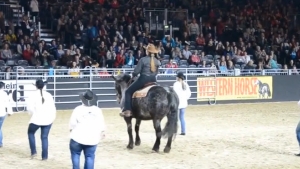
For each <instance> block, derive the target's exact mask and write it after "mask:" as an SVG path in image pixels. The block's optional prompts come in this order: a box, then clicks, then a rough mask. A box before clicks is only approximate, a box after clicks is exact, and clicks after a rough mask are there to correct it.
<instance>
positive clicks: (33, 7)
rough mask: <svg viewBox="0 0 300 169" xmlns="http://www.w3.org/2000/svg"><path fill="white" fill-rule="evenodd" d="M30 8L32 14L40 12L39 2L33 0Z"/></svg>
mask: <svg viewBox="0 0 300 169" xmlns="http://www.w3.org/2000/svg"><path fill="white" fill-rule="evenodd" d="M30 8H31V11H32V12H39V2H38V1H37V0H31V2H30Z"/></svg>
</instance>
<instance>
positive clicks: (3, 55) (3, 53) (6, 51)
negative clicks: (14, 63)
mask: <svg viewBox="0 0 300 169" xmlns="http://www.w3.org/2000/svg"><path fill="white" fill-rule="evenodd" d="M12 57H13V55H12V52H11V50H10V49H9V45H8V44H7V43H6V44H5V45H4V46H3V50H2V51H1V59H2V60H4V61H6V60H7V59H12Z"/></svg>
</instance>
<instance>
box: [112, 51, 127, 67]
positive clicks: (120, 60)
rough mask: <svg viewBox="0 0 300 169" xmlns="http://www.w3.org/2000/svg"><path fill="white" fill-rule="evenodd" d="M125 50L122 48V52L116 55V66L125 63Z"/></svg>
mask: <svg viewBox="0 0 300 169" xmlns="http://www.w3.org/2000/svg"><path fill="white" fill-rule="evenodd" d="M123 52H124V51H123V50H121V52H120V53H118V54H117V55H116V59H115V63H114V67H115V68H121V67H122V66H123V65H124V62H125V57H124V53H123Z"/></svg>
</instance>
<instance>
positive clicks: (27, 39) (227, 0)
mask: <svg viewBox="0 0 300 169" xmlns="http://www.w3.org/2000/svg"><path fill="white" fill-rule="evenodd" d="M32 2H37V0H32ZM32 2H27V5H28V6H29V7H28V6H27V9H28V8H32V4H34V3H32ZM39 3H40V9H36V8H35V10H34V11H32V13H31V14H32V15H31V16H38V17H40V18H41V21H42V22H43V20H42V18H47V17H48V18H49V17H51V21H53V22H52V23H53V24H52V27H53V31H54V32H55V33H56V34H57V38H56V39H53V40H52V41H51V43H50V44H47V43H45V41H43V39H40V38H39V35H38V33H36V32H31V31H30V28H31V26H30V25H31V23H30V22H29V18H28V17H27V16H24V17H23V21H22V24H21V27H18V28H15V27H14V26H13V24H12V23H11V22H7V24H6V25H7V26H6V27H3V26H1V25H3V23H2V21H3V20H4V16H3V14H2V13H1V12H0V22H1V23H0V26H1V27H0V29H1V37H0V38H1V46H2V50H1V60H2V61H3V62H0V64H3V65H1V66H3V67H2V68H3V70H7V67H5V65H4V64H5V62H7V61H9V60H12V59H14V60H22V62H21V63H20V64H19V65H21V66H23V65H27V64H28V66H30V67H31V68H32V66H35V67H40V66H42V67H47V68H51V69H53V68H58V67H60V68H69V69H70V71H69V74H72V73H75V74H76V73H79V69H80V68H85V67H99V68H103V69H104V68H129V67H134V65H136V64H137V62H138V60H139V59H140V58H141V57H144V56H145V46H146V45H147V44H149V43H154V44H155V46H156V47H157V49H158V50H159V51H160V52H159V55H158V56H157V57H159V58H160V59H161V62H162V64H163V66H162V67H165V68H169V69H168V70H167V71H166V72H173V70H172V69H171V68H178V67H179V68H180V67H181V68H186V67H191V68H196V67H201V68H210V69H214V70H217V69H218V70H219V71H221V72H226V71H228V70H233V69H237V68H238V69H251V70H254V69H257V70H262V69H300V47H299V40H300V29H299V25H297V23H296V22H295V21H294V20H293V19H291V18H293V17H291V16H295V15H296V14H297V13H298V12H300V11H299V10H298V7H297V5H296V4H295V3H294V2H293V1H292V0H287V1H284V3H283V2H282V1H281V0H262V1H259V2H258V1H257V2H252V1H251V3H250V2H248V1H243V0H241V1H236V0H214V1H207V0H185V1H178V0H170V1H161V0H154V1H153V2H152V1H150V0H143V1H138V0H122V1H121V0H99V1H95V2H94V1H91V0H85V1H78V2H77V1H76V2H71V3H64V4H63V5H62V4H60V3H59V4H55V3H53V4H51V2H50V1H45V2H41V1H39ZM296 3H297V2H296ZM25 4H26V3H25ZM151 7H164V8H169V9H181V8H188V9H189V11H190V20H181V21H180V22H181V26H180V29H179V31H178V32H176V33H174V34H173V35H174V37H171V36H170V35H164V36H163V37H158V36H156V35H154V34H153V32H151V31H149V23H147V20H146V19H145V18H146V16H144V15H145V13H144V12H143V9H144V8H151ZM38 11H40V12H38ZM192 13H194V15H192ZM191 16H195V18H192V17H191ZM200 17H202V18H203V19H202V20H201V23H199V19H197V18H200ZM299 17H300V16H299ZM49 20H50V19H49ZM177 21H178V20H177ZM24 60H25V61H24ZM16 63H18V62H16ZM15 65H17V64H15ZM6 66H14V64H13V63H11V65H9V64H6Z"/></svg>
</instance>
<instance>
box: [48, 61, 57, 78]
mask: <svg viewBox="0 0 300 169" xmlns="http://www.w3.org/2000/svg"><path fill="white" fill-rule="evenodd" d="M54 69H56V61H54V60H52V61H51V65H50V66H49V72H48V75H49V76H53V75H54Z"/></svg>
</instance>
